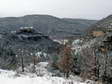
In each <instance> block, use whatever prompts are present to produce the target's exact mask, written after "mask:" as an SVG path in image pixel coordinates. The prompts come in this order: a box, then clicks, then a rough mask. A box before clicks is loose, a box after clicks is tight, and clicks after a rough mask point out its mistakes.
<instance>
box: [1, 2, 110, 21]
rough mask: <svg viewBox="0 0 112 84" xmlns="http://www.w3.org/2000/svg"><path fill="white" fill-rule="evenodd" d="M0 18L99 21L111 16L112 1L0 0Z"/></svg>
mask: <svg viewBox="0 0 112 84" xmlns="http://www.w3.org/2000/svg"><path fill="white" fill-rule="evenodd" d="M0 6H1V7H0V17H19V16H24V15H32V14H37V15H38V14H42V15H52V16H56V17H60V18H80V19H91V20H92V19H93V20H99V19H102V18H104V17H106V16H108V15H111V14H112V0H83V1H82V0H66V1H65V0H46V1H45V0H0Z"/></svg>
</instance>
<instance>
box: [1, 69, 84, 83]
mask: <svg viewBox="0 0 112 84" xmlns="http://www.w3.org/2000/svg"><path fill="white" fill-rule="evenodd" d="M16 75H17V74H16V72H14V71H6V70H0V84H86V83H81V82H79V81H76V80H67V79H64V78H61V77H50V76H45V77H29V76H20V77H17V76H16Z"/></svg>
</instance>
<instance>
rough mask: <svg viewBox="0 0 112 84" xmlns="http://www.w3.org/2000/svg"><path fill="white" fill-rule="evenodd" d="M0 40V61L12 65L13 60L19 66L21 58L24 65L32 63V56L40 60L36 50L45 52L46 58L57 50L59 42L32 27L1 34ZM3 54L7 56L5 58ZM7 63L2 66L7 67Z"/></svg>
mask: <svg viewBox="0 0 112 84" xmlns="http://www.w3.org/2000/svg"><path fill="white" fill-rule="evenodd" d="M0 40H1V42H0V44H1V53H0V59H1V60H0V62H2V64H3V63H4V64H7V63H8V64H9V65H13V64H12V62H11V61H13V62H14V63H15V62H16V63H15V64H17V66H18V67H19V66H21V60H23V62H24V65H28V64H30V63H33V61H34V60H33V59H34V57H35V61H37V62H38V61H41V60H39V58H38V52H43V53H46V54H47V56H46V58H45V59H46V60H47V59H48V58H49V56H50V54H52V53H56V51H58V48H59V45H60V44H59V43H56V42H54V41H52V40H51V39H50V38H49V37H48V36H45V35H43V34H41V33H39V32H38V31H36V30H35V29H32V28H23V29H20V30H18V31H12V32H11V33H7V34H5V35H3V36H2V38H1V39H0ZM2 50H4V52H2ZM9 50H10V51H11V52H10V51H9ZM7 52H8V53H7ZM48 54H49V55H48ZM5 56H7V57H6V58H5ZM5 60H7V61H5ZM43 61H45V60H43ZM2 64H0V66H1V68H2V66H3V65H2ZM9 65H6V66H4V67H5V68H8V66H9Z"/></svg>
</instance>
